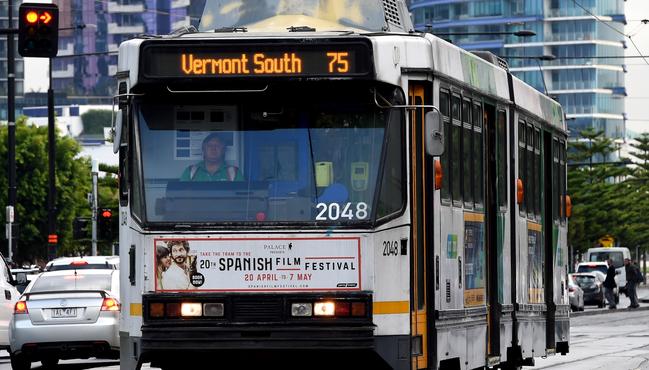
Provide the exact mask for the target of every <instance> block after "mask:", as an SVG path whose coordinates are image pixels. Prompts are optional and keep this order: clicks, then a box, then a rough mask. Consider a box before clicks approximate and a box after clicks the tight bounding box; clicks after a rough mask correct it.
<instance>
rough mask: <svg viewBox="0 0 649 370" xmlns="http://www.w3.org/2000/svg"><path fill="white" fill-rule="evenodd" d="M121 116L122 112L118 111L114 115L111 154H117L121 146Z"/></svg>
mask: <svg viewBox="0 0 649 370" xmlns="http://www.w3.org/2000/svg"><path fill="white" fill-rule="evenodd" d="M122 116H123V114H122V110H121V109H120V110H118V111H117V114H115V122H113V153H118V152H119V147H120V145H121V144H122V127H123V122H122Z"/></svg>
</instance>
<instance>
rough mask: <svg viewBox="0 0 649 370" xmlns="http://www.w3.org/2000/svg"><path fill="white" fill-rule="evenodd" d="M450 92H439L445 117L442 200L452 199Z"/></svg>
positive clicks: (441, 108) (441, 109)
mask: <svg viewBox="0 0 649 370" xmlns="http://www.w3.org/2000/svg"><path fill="white" fill-rule="evenodd" d="M449 103H450V94H449V92H448V91H446V90H441V91H440V93H439V110H440V112H441V113H442V117H443V118H444V133H445V135H444V146H445V150H444V154H442V156H441V157H440V160H441V162H442V194H441V196H442V200H450V199H451V172H450V170H449V169H450V166H449V164H450V161H449V159H450V157H451V156H450V151H451V127H450V122H451V119H450V115H449V111H450V110H449Z"/></svg>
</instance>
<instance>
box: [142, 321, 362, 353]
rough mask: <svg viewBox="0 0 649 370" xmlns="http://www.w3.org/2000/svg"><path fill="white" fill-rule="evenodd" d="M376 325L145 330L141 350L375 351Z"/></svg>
mask: <svg viewBox="0 0 649 370" xmlns="http://www.w3.org/2000/svg"><path fill="white" fill-rule="evenodd" d="M373 334H374V326H369V325H368V326H360V327H347V326H344V327H343V326H330V325H327V326H321V327H310V326H288V327H287V326H280V325H277V326H266V325H264V326H260V325H246V326H231V327H228V326H222V327H205V326H192V327H173V328H170V327H156V328H150V327H149V328H147V327H145V328H142V344H141V345H142V351H143V352H149V351H155V352H159V351H174V350H182V349H185V350H187V349H190V350H194V351H212V350H230V349H239V350H261V349H264V350H282V349H287V350H293V351H298V350H312V349H318V350H363V349H367V350H369V349H373V348H374V336H373Z"/></svg>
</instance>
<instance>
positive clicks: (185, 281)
mask: <svg viewBox="0 0 649 370" xmlns="http://www.w3.org/2000/svg"><path fill="white" fill-rule="evenodd" d="M167 246H168V247H169V250H171V259H172V260H173V263H172V264H171V266H169V268H168V269H167V270H166V271H165V272H163V273H162V286H163V287H164V289H165V290H187V289H189V288H190V286H191V285H190V283H189V276H190V273H191V264H190V261H189V256H188V253H189V243H188V242H187V241H186V240H172V241H169V242H167Z"/></svg>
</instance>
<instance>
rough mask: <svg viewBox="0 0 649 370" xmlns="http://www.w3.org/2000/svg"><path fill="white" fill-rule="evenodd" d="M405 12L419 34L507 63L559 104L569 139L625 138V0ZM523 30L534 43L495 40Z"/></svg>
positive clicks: (460, 4)
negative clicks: (589, 133)
mask: <svg viewBox="0 0 649 370" xmlns="http://www.w3.org/2000/svg"><path fill="white" fill-rule="evenodd" d="M409 5H410V10H411V12H412V17H413V21H414V23H415V27H416V28H417V29H418V30H427V31H430V32H432V33H435V34H438V35H439V36H440V37H442V38H445V39H447V40H449V41H451V42H453V43H454V44H456V45H459V46H460V47H462V48H464V49H467V50H470V51H471V50H488V51H491V52H492V53H494V54H496V55H498V56H501V57H503V58H504V59H505V60H507V62H508V63H509V66H510V70H511V71H512V73H513V74H514V75H516V76H517V77H519V78H521V79H522V80H524V81H525V82H527V83H528V84H530V85H532V86H534V87H535V88H536V89H538V90H539V91H545V90H546V89H547V92H548V94H549V95H550V96H553V97H554V98H555V99H556V100H558V101H559V102H560V103H561V104H562V105H563V107H564V110H565V111H566V114H567V117H568V118H569V119H570V120H569V121H568V127H569V129H570V131H571V135H572V136H573V137H574V136H577V135H578V133H579V131H581V130H583V129H585V128H587V127H593V128H594V129H596V130H601V131H604V132H605V134H606V135H607V136H609V137H612V138H623V137H624V135H625V119H626V115H625V104H624V102H625V97H626V90H625V87H624V76H625V67H624V59H623V58H621V57H623V56H624V49H625V48H626V47H627V44H626V42H627V41H628V40H626V39H625V37H624V25H625V23H626V20H625V16H624V0H576V1H573V0H411V1H410V2H409ZM523 29H525V30H532V31H534V32H535V33H536V36H532V37H516V36H513V35H502V34H497V33H506V32H514V31H519V30H523ZM541 56H554V57H556V59H554V60H543V59H541V58H539V57H541ZM607 57H608V58H607ZM544 59H547V58H544Z"/></svg>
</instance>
